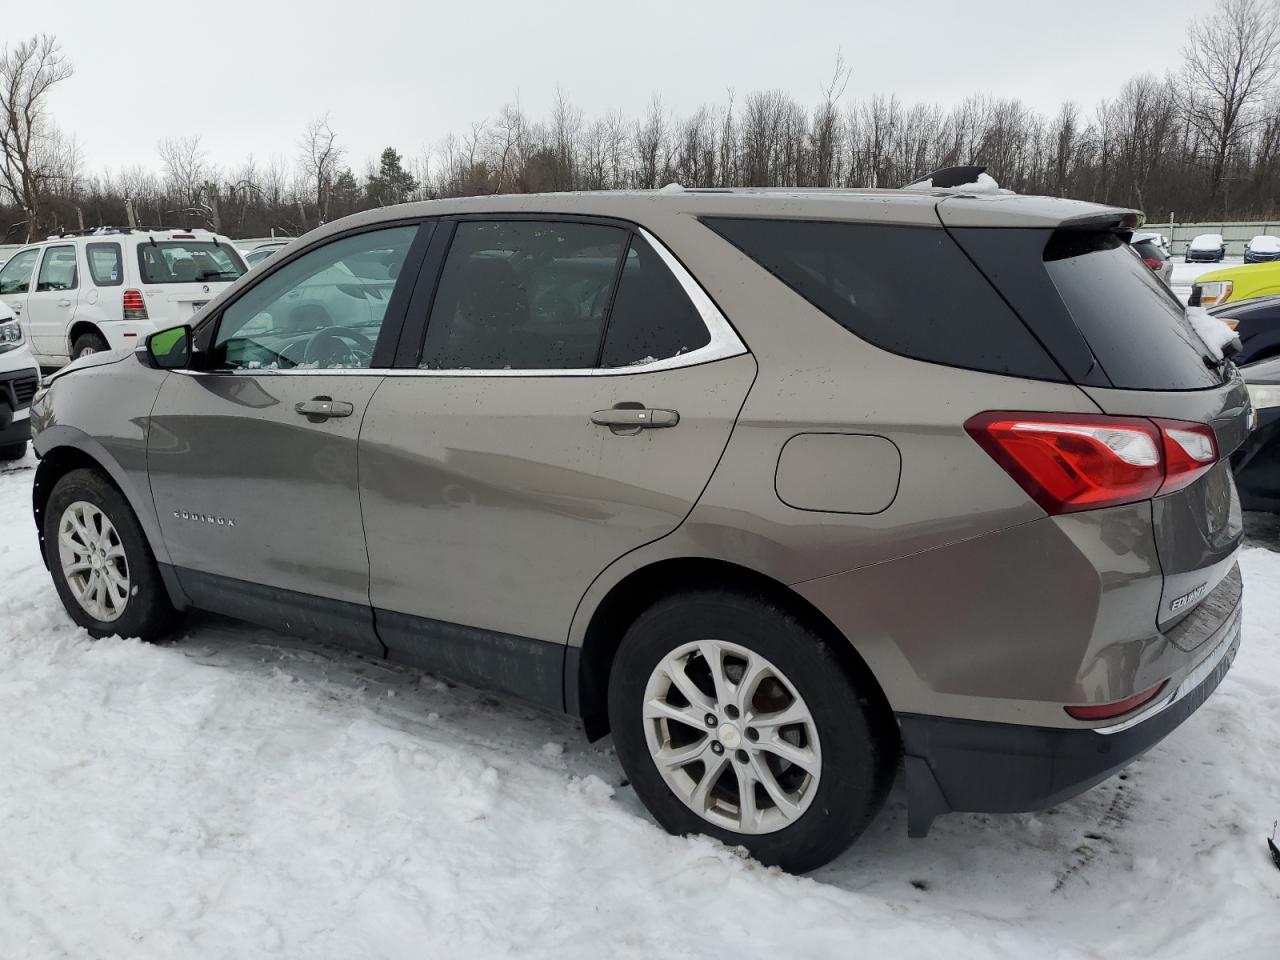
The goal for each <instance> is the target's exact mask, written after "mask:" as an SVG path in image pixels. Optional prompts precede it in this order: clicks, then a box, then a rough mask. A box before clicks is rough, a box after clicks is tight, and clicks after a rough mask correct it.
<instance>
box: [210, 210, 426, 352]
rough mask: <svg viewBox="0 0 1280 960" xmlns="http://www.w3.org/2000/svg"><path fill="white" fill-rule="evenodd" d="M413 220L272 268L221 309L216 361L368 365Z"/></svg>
mask: <svg viewBox="0 0 1280 960" xmlns="http://www.w3.org/2000/svg"><path fill="white" fill-rule="evenodd" d="M417 232H418V228H417V227H416V226H407V227H391V228H388V229H385V230H372V231H370V232H368V233H361V234H357V235H355V236H352V237H344V238H343V239H341V240H334V241H332V242H330V243H327V244H325V245H324V246H321V247H319V248H317V249H315V250H312V251H310V252H308V253H305V254H303V255H302V256H301V257H299V258H298V259H296V260H294V261H293V262H292V263H289V264H286V265H285V266H283V267H281V268H280V269H279V270H276V271H275V272H273V273H271V274H269V275H268V276H267V277H265V278H264V279H263V280H262V281H261V282H260V283H258V284H256V285H255V286H253V287H252V288H251V289H250V290H248V291H247V292H246V293H245V294H244V295H243V296H242V297H240V298H239V299H238V300H236V301H234V302H233V303H232V304H231V305H230V306H229V307H227V309H226V310H225V311H224V312H223V314H222V319H221V321H220V322H219V325H218V332H217V336H216V337H215V339H214V346H213V362H214V365H215V366H217V367H221V368H231V369H247V370H256V369H263V370H290V369H295V368H301V369H307V368H311V369H315V368H319V369H339V368H367V367H369V366H370V365H371V364H372V359H373V350H374V346H375V344H376V343H377V341H378V336H379V334H380V333H381V332H382V324H383V320H384V318H385V315H386V312H387V307H388V305H389V304H390V301H391V294H392V292H393V291H394V290H395V287H396V281H397V278H398V277H399V276H400V268H401V266H402V265H403V264H404V261H405V257H407V256H408V254H409V247H410V245H411V244H412V243H413V239H414V237H415V235H416V234H417Z"/></svg>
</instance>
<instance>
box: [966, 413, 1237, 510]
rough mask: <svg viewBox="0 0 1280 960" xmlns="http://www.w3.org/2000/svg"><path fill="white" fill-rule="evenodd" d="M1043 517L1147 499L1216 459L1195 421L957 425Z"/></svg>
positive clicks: (1079, 417)
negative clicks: (997, 465)
mask: <svg viewBox="0 0 1280 960" xmlns="http://www.w3.org/2000/svg"><path fill="white" fill-rule="evenodd" d="M964 428H965V430H966V431H968V433H969V436H971V437H973V439H974V440H975V441H977V443H978V445H979V446H981V447H982V449H983V450H985V451H986V452H987V453H988V455H990V457H991V458H992V459H993V460H995V461H996V463H998V464H1000V466H1001V467H1003V468H1004V470H1005V472H1006V473H1008V474H1009V476H1010V477H1012V478H1013V479H1014V480H1016V481H1017V483H1018V485H1019V486H1021V487H1022V489H1023V490H1025V491H1026V492H1027V494H1028V495H1029V496H1030V497H1031V498H1032V499H1033V500H1035V501H1036V503H1038V504H1040V506H1041V507H1043V508H1044V510H1045V511H1046V512H1047V513H1050V514H1062V513H1074V512H1076V511H1079V510H1095V509H1097V508H1099V507H1111V506H1116V505H1118V504H1122V503H1136V502H1138V501H1140V500H1149V499H1151V498H1152V497H1154V496H1158V495H1159V494H1162V493H1172V492H1173V491H1175V490H1180V489H1182V488H1183V487H1185V486H1187V485H1188V484H1190V483H1192V482H1193V481H1195V479H1196V478H1197V477H1199V476H1200V475H1201V474H1203V473H1204V472H1205V471H1206V470H1208V469H1209V468H1210V467H1212V466H1213V465H1214V463H1216V462H1217V459H1218V451H1217V444H1216V443H1215V442H1214V439H1213V430H1212V429H1211V428H1209V427H1207V426H1205V425H1204V424H1201V423H1183V422H1182V421H1179V420H1158V421H1152V420H1147V419H1145V418H1142V417H1110V416H1102V415H1099V416H1092V415H1089V414H1074V413H980V414H978V415H977V416H976V417H971V418H970V419H969V420H968V421H967V422H966V423H965V425H964Z"/></svg>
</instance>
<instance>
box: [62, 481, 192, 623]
mask: <svg viewBox="0 0 1280 960" xmlns="http://www.w3.org/2000/svg"><path fill="white" fill-rule="evenodd" d="M43 533H44V549H45V559H46V561H47V563H48V566H49V571H50V572H51V573H52V574H53V582H54V586H55V587H56V588H57V591H58V596H59V597H60V598H61V600H62V605H63V606H64V607H65V608H66V610H67V613H69V614H70V615H71V619H72V620H74V621H75V622H76V623H77V624H79V625H80V626H82V627H84V628H85V629H86V630H87V631H88V632H89V634H90V635H91V636H94V637H108V636H112V635H116V634H118V635H119V636H122V637H140V638H141V639H143V640H152V641H154V640H161V639H164V638H165V637H166V636H167V635H168V634H169V633H170V632H171V631H172V630H173V628H174V626H175V625H176V624H177V622H178V613H177V611H176V610H175V609H174V608H173V605H172V604H171V603H170V602H169V595H168V593H166V592H165V588H164V584H163V583H162V582H161V580H160V571H159V568H158V567H157V566H156V561H155V557H153V556H152V554H151V548H150V546H149V545H148V543H147V540H146V536H145V535H144V534H143V532H142V527H141V526H140V525H139V524H138V519H137V517H135V516H134V514H133V510H132V509H131V508H130V506H129V504H128V502H127V501H126V500H125V498H124V496H123V495H122V494H121V493H120V491H119V490H117V489H116V488H115V486H113V485H112V484H111V482H110V481H109V480H107V479H106V477H105V476H103V475H102V474H101V473H99V472H98V471H96V470H88V469H85V470H72V471H71V472H70V473H67V474H66V475H65V476H63V477H61V478H60V479H59V480H58V481H57V483H55V484H54V486H53V490H52V492H51V493H50V495H49V502H48V503H47V504H46V505H45V510H44V518H43Z"/></svg>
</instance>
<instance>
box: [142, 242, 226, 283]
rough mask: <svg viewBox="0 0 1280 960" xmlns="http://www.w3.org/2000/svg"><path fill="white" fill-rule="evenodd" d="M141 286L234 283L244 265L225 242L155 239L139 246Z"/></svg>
mask: <svg viewBox="0 0 1280 960" xmlns="http://www.w3.org/2000/svg"><path fill="white" fill-rule="evenodd" d="M138 267H139V269H140V270H141V272H142V282H143V283H208V282H209V281H210V280H235V279H236V278H237V277H239V276H240V275H241V274H242V273H244V270H245V268H244V262H243V261H242V260H241V259H240V257H239V255H238V254H237V253H236V252H235V251H234V250H233V249H231V247H229V246H228V245H227V244H225V243H213V242H210V241H202V240H157V241H156V242H154V243H150V242H148V243H140V244H138Z"/></svg>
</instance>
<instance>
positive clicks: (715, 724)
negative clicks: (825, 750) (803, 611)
mask: <svg viewBox="0 0 1280 960" xmlns="http://www.w3.org/2000/svg"><path fill="white" fill-rule="evenodd" d="M642 710H643V717H644V730H645V740H646V742H647V744H648V747H649V754H650V756H651V757H652V758H653V762H654V765H655V766H656V767H657V769H658V772H659V773H660V774H661V776H662V778H663V780H665V781H666V783H667V786H668V787H670V789H671V790H672V792H674V793H675V795H676V796H677V797H679V798H680V799H681V800H682V801H683V802H684V804H685V805H686V806H688V807H689V808H690V809H691V810H693V812H694V813H696V814H698V816H700V817H702V819H704V820H706V821H707V822H708V823H711V824H714V825H715V826H718V827H721V828H724V829H727V830H732V831H733V832H735V833H744V834H763V833H773V832H775V831H777V830H781V829H783V828H784V827H786V826H788V825H789V824H791V823H793V822H794V821H795V820H797V819H798V818H799V817H800V816H802V815H803V814H804V812H805V811H806V810H807V809H808V808H809V806H810V804H812V802H813V798H814V795H815V794H816V793H817V789H818V782H819V780H820V778H821V774H822V748H821V744H820V742H819V738H818V728H817V724H816V723H815V722H814V719H813V715H812V713H811V712H810V711H809V708H808V706H807V705H806V704H805V702H804V699H803V698H802V697H801V696H800V695H799V693H797V692H796V688H795V687H794V686H793V685H792V684H791V682H790V681H789V680H788V679H787V678H786V676H785V675H784V674H783V673H782V671H781V670H779V669H778V668H777V667H776V666H775V665H774V664H772V663H770V662H769V661H768V660H766V659H765V658H764V657H762V656H760V654H758V653H755V652H754V651H752V650H749V649H747V648H746V647H743V646H739V645H737V644H734V643H730V642H727V641H723V640H699V641H695V642H693V643H687V644H684V645H683V646H681V647H678V648H677V649H675V650H673V651H672V652H671V653H670V654H668V655H667V656H666V657H664V658H663V659H662V660H661V661H660V662H659V663H658V665H657V666H656V667H654V669H653V672H652V674H651V675H650V677H649V682H648V684H647V686H646V688H645V696H644V705H643V708H642Z"/></svg>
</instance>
